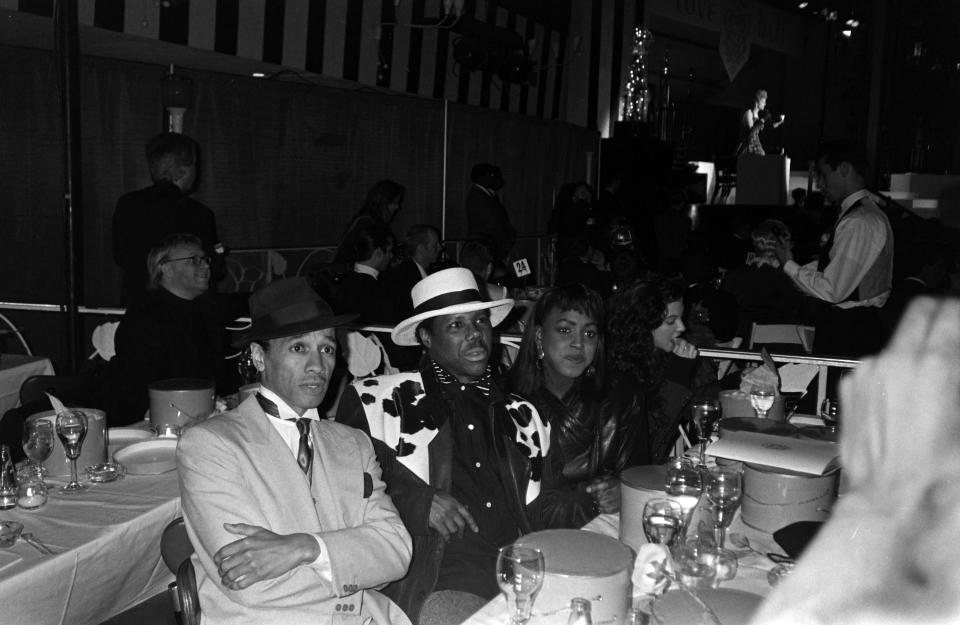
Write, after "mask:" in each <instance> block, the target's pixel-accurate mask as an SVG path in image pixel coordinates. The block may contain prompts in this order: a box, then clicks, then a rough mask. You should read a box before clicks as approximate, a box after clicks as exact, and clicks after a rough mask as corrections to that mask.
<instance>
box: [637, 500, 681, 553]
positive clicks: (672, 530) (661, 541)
mask: <svg viewBox="0 0 960 625" xmlns="http://www.w3.org/2000/svg"><path fill="white" fill-rule="evenodd" d="M682 526H683V509H682V508H681V507H680V504H678V503H677V502H676V501H673V500H672V499H651V500H650V501H648V502H647V503H646V505H645V506H643V533H644V534H646V536H647V540H648V541H650V542H651V543H654V544H656V545H666V546H667V547H672V546H673V543H674V542H676V540H677V538H678V537H679V535H680V528H681V527H682Z"/></svg>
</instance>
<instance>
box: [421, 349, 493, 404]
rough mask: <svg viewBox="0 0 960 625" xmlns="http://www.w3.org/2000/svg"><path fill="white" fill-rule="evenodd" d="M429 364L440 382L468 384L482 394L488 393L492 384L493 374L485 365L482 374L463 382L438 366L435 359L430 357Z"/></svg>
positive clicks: (458, 384)
mask: <svg viewBox="0 0 960 625" xmlns="http://www.w3.org/2000/svg"><path fill="white" fill-rule="evenodd" d="M430 366H431V367H432V368H433V372H434V374H435V375H436V376H437V381H438V382H440V384H444V385H448V386H468V387H473V388H476V389H477V390H478V391H480V392H481V393H482V394H483V395H484V396H489V395H490V387H492V386H493V375H492V374H491V373H490V367H489V366H487V369H486V371H484V372H483V375H482V376H480V377H479V378H477V379H476V380H474V381H473V382H468V383H466V384H464V383H463V382H461V381H460V380H458V379H457V378H456V377H455V376H454V375H453V374H451V373H448V372H447V370H446V369H444V368H443V367H441V366H440V364H439V363H437V361H436V360H433V359H432V358H431V359H430Z"/></svg>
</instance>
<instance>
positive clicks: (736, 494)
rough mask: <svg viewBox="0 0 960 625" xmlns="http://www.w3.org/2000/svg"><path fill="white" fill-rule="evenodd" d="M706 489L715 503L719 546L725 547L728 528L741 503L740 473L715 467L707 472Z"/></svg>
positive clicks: (715, 527) (716, 531)
mask: <svg viewBox="0 0 960 625" xmlns="http://www.w3.org/2000/svg"><path fill="white" fill-rule="evenodd" d="M704 490H705V491H706V493H707V499H709V500H710V503H711V504H713V525H714V531H715V533H716V537H717V546H718V547H720V548H721V549H723V541H724V538H726V530H727V528H728V527H729V526H730V522H731V521H733V515H734V513H735V512H736V511H737V505H738V504H739V503H740V496H741V494H742V493H743V488H742V486H741V481H740V473H739V472H738V471H733V470H730V469H719V468H718V469H715V470H713V471H710V473H708V474H707V479H706V484H705V485H704Z"/></svg>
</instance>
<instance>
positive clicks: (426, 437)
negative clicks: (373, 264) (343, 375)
mask: <svg viewBox="0 0 960 625" xmlns="http://www.w3.org/2000/svg"><path fill="white" fill-rule="evenodd" d="M411 296H412V300H413V305H414V311H413V313H414V314H413V315H412V316H411V317H409V318H408V319H406V320H404V321H402V322H400V323H399V324H398V325H397V326H396V327H395V328H394V329H393V331H392V333H391V336H392V338H393V341H394V342H395V343H396V344H397V345H418V344H419V345H422V346H423V348H424V349H425V352H426V353H425V355H424V357H423V359H422V360H421V364H420V367H419V369H418V370H416V371H411V372H405V373H398V374H394V375H386V376H380V377H375V378H367V379H363V380H357V381H355V382H354V383H353V384H352V385H351V386H349V387H348V388H347V390H346V392H345V393H344V395H343V397H342V399H341V402H340V407H339V410H338V414H337V420H338V421H340V422H342V423H347V424H349V425H353V426H355V427H357V428H360V429H362V430H364V431H366V432H367V433H368V434H370V436H371V438H372V439H373V441H374V448H375V449H376V452H377V456H378V457H379V458H380V463H381V465H382V467H383V478H384V481H385V482H386V483H387V493H388V494H389V495H390V496H391V497H392V498H393V501H394V503H395V504H396V506H397V510H398V511H399V512H400V517H401V518H402V519H403V521H404V523H405V524H406V526H407V529H408V530H409V531H410V533H411V535H412V536H413V560H412V562H411V566H410V571H409V572H408V573H407V575H406V576H405V577H404V578H403V579H401V580H399V581H398V582H394V583H393V584H391V585H389V586H387V587H386V588H385V589H384V593H385V594H387V595H388V596H390V597H391V598H392V599H393V600H394V601H396V602H397V603H398V604H399V605H400V607H401V608H403V609H404V610H405V611H406V612H407V615H408V616H409V617H410V619H411V620H412V621H413V622H415V623H420V625H432V624H434V623H459V622H462V621H463V620H465V619H466V618H467V617H468V616H469V615H470V614H472V613H473V612H474V611H476V610H477V609H479V608H480V607H481V606H482V605H483V604H484V603H486V602H487V601H488V600H490V599H491V598H493V597H494V596H496V595H497V594H498V593H499V588H498V586H497V582H496V576H495V568H496V559H497V552H498V549H499V548H500V547H501V546H503V545H506V544H509V543H511V542H513V541H514V540H516V539H517V538H518V537H519V536H521V535H523V534H526V533H528V532H531V531H534V530H538V529H542V528H543V527H545V526H548V525H549V522H548V521H547V519H548V518H549V517H550V515H551V514H552V511H553V508H554V506H555V505H556V504H557V499H556V498H555V497H554V496H553V491H551V490H548V489H546V488H543V487H542V483H543V478H544V476H543V473H544V470H545V468H546V463H545V457H546V455H547V451H548V446H549V441H550V433H549V428H548V426H545V425H544V423H543V422H542V421H541V420H540V417H539V415H538V414H537V411H536V409H534V407H533V406H532V405H531V404H529V403H528V402H526V401H524V400H522V399H521V398H519V397H517V396H512V395H509V394H507V393H504V392H503V391H502V390H501V389H500V387H499V386H498V385H497V383H496V382H495V381H494V380H493V378H492V377H491V373H490V369H489V368H488V366H487V365H488V361H489V359H490V352H491V347H492V341H493V326H495V325H497V324H498V323H500V322H501V321H502V320H503V319H504V317H506V316H507V314H508V313H509V312H510V309H511V308H512V307H513V300H510V299H502V300H495V301H483V299H482V298H481V295H480V292H479V290H478V288H477V283H476V280H475V279H474V277H473V274H472V273H471V272H470V271H469V270H468V269H463V268H459V267H457V268H453V269H446V270H443V271H439V272H437V273H434V274H431V275H429V276H427V277H426V278H424V279H423V280H421V281H420V282H418V283H417V284H416V285H415V286H414V287H413V290H412V292H411Z"/></svg>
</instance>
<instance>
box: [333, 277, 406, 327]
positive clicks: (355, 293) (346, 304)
mask: <svg viewBox="0 0 960 625" xmlns="http://www.w3.org/2000/svg"><path fill="white" fill-rule="evenodd" d="M336 300H337V301H336V304H337V308H338V310H337V312H338V313H341V314H346V313H353V314H358V315H360V316H359V317H358V318H357V322H358V323H361V324H369V323H384V324H389V325H392V324H395V323H397V322H399V321H400V320H401V317H400V315H399V314H398V313H397V308H396V305H395V304H394V301H393V298H392V297H390V294H389V293H388V292H387V289H386V288H385V286H384V284H383V283H382V282H381V281H380V280H379V279H377V278H374V277H373V276H371V275H369V274H365V273H357V272H356V271H350V272H348V273H345V274H343V276H341V278H340V281H339V283H338V284H337V293H336Z"/></svg>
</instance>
